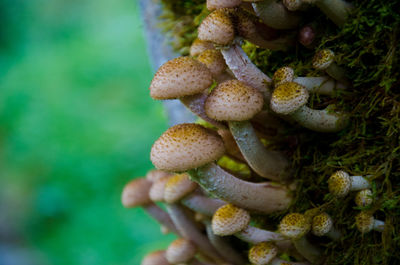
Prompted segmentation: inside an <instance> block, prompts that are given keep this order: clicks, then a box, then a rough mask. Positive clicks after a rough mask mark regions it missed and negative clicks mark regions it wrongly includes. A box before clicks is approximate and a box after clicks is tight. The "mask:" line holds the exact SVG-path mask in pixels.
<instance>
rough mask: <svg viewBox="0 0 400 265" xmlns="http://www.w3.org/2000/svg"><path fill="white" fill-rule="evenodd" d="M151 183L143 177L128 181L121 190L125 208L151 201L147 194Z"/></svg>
mask: <svg viewBox="0 0 400 265" xmlns="http://www.w3.org/2000/svg"><path fill="white" fill-rule="evenodd" d="M151 185H152V183H151V181H149V180H147V179H145V178H140V179H134V180H131V181H130V182H128V184H126V185H125V187H124V190H123V191H122V196H121V201H122V205H124V207H126V208H132V207H136V206H141V205H145V204H149V203H152V201H151V199H150V196H149V191H150V188H151Z"/></svg>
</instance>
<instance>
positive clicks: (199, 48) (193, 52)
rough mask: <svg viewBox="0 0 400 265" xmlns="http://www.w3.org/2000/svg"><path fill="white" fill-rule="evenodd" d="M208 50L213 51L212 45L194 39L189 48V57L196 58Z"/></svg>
mask: <svg viewBox="0 0 400 265" xmlns="http://www.w3.org/2000/svg"><path fill="white" fill-rule="evenodd" d="M209 49H211V50H212V49H215V47H214V44H212V42H209V41H203V40H200V39H199V38H196V39H195V40H194V41H193V42H192V45H191V46H190V56H192V57H196V56H198V55H199V54H200V53H202V52H204V51H205V50H209Z"/></svg>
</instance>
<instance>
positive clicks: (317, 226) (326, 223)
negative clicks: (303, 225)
mask: <svg viewBox="0 0 400 265" xmlns="http://www.w3.org/2000/svg"><path fill="white" fill-rule="evenodd" d="M332 226H333V221H332V218H331V217H330V216H329V215H328V214H327V213H321V214H319V215H317V216H314V218H313V220H312V230H311V231H312V233H313V234H314V235H316V236H323V235H326V234H327V233H328V232H329V231H331V229H332Z"/></svg>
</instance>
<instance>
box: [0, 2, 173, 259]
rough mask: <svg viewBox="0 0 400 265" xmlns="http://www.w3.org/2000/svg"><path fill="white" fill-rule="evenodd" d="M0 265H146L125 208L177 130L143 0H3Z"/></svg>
mask: <svg viewBox="0 0 400 265" xmlns="http://www.w3.org/2000/svg"><path fill="white" fill-rule="evenodd" d="M0 17H1V21H2V23H1V25H0V144H1V148H0V161H1V170H0V264H1V265H4V264H6V265H9V264H13V265H14V264H18V265H25V264H41V265H45V264H96V265H99V264H140V260H141V258H142V256H143V255H144V254H145V253H147V252H149V251H151V250H155V249H159V248H164V247H166V246H167V244H168V242H169V241H171V238H172V236H163V235H161V233H160V229H159V226H158V224H156V222H155V221H153V220H152V219H150V218H149V217H148V216H147V215H146V214H145V213H144V212H143V211H142V210H141V209H124V208H123V207H122V206H121V203H120V194H121V190H122V188H123V186H124V184H125V183H126V182H128V181H129V180H130V179H132V178H133V177H136V176H142V175H144V174H145V173H146V171H147V170H148V169H150V168H151V163H150V161H149V152H150V148H151V145H152V143H153V142H154V140H155V139H156V138H157V137H158V136H159V135H160V134H161V133H162V132H163V131H164V130H165V129H166V128H167V122H166V117H165V115H164V113H163V110H162V106H161V104H160V103H159V102H154V101H152V100H151V99H150V97H149V93H148V86H149V83H150V80H151V78H152V70H151V69H150V65H149V63H148V56H147V52H146V46H145V43H144V40H143V32H142V31H143V26H142V23H141V20H140V16H139V9H138V4H137V2H136V1H135V0H114V1H108V0H68V1H66V0H35V1H32V0H0Z"/></svg>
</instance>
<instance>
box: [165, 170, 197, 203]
mask: <svg viewBox="0 0 400 265" xmlns="http://www.w3.org/2000/svg"><path fill="white" fill-rule="evenodd" d="M196 188H197V183H196V182H193V181H191V180H190V179H189V175H188V174H187V173H183V174H176V175H174V176H172V177H171V178H170V179H169V180H168V181H167V183H166V185H165V190H164V200H165V201H166V202H167V203H174V202H176V201H179V200H180V199H182V198H183V197H185V196H186V195H187V194H189V193H191V192H192V191H194V190H195V189H196Z"/></svg>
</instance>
